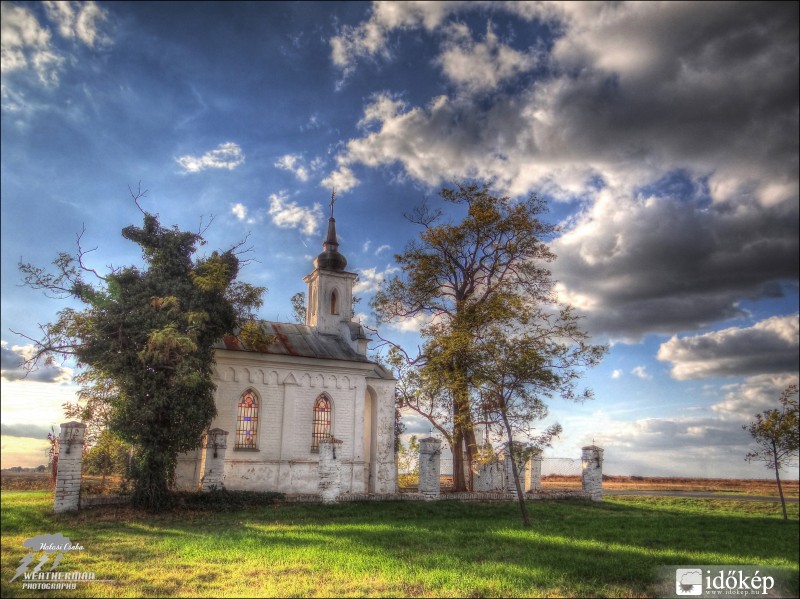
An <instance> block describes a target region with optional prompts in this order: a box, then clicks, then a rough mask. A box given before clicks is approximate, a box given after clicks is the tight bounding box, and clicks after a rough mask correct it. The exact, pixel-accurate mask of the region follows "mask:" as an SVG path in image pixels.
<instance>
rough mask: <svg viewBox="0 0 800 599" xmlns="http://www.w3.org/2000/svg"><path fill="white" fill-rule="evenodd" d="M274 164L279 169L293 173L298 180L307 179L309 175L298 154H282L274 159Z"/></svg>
mask: <svg viewBox="0 0 800 599" xmlns="http://www.w3.org/2000/svg"><path fill="white" fill-rule="evenodd" d="M275 166H276V167H277V168H279V169H281V170H284V171H289V172H290V173H293V174H294V176H295V177H297V179H298V180H299V181H303V182H305V181H308V179H309V177H310V176H311V175H310V173H309V169H308V168H307V167H306V166H305V164H304V161H303V157H302V156H300V154H284V155H283V156H281V157H280V158H278V160H276V161H275Z"/></svg>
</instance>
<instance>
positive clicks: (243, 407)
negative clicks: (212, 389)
mask: <svg viewBox="0 0 800 599" xmlns="http://www.w3.org/2000/svg"><path fill="white" fill-rule="evenodd" d="M322 248H323V251H322V253H320V254H319V256H317V257H316V259H315V260H314V270H313V271H312V272H311V274H309V275H307V276H306V277H305V278H304V281H305V282H306V284H307V286H308V289H307V292H306V321H305V324H304V325H299V324H290V323H281V322H270V321H262V322H261V326H262V327H263V329H264V331H265V332H266V333H267V334H268V335H270V336H271V337H272V338H273V339H274V341H273V342H272V344H271V345H270V346H269V347H268V348H266V351H257V350H255V349H253V348H250V347H248V346H247V345H246V344H245V343H244V342H243V341H241V340H240V339H239V338H237V337H235V336H227V337H225V338H224V339H222V340H221V341H220V342H218V344H217V347H216V350H215V352H216V367H215V372H214V379H215V383H216V386H217V390H216V405H217V416H216V418H215V419H214V421H213V422H212V424H211V429H221V430H223V431H228V435H227V437H226V439H227V442H226V450H225V453H224V468H223V484H224V487H225V488H226V489H231V490H250V491H278V492H282V493H287V494H306V493H312V494H315V493H317V492H318V483H319V443H320V441H321V440H324V439H330V438H331V437H333V438H335V439H337V440H338V441H341V443H340V444H338V445H337V449H336V452H337V453H338V456H337V457H338V459H339V460H340V468H341V491H342V492H343V493H393V492H394V491H395V484H396V470H395V462H394V459H395V457H394V442H395V435H394V420H395V402H394V390H395V380H394V378H393V377H392V375H391V373H389V372H388V371H387V370H386V369H384V368H383V367H382V366H380V365H379V364H377V363H375V362H372V361H371V360H370V359H369V358H367V355H366V354H367V343H368V341H369V339H368V338H367V336H366V334H365V331H364V329H363V328H362V327H361V325H359V324H358V323H356V322H353V320H352V309H351V306H352V298H353V285H354V283H355V280H356V275H355V274H354V273H351V272H347V271H346V270H345V267H346V266H347V260H346V258H345V257H344V256H343V255H342V254H340V253H339V243H338V240H337V237H336V221H335V219H334V217H333V201H331V215H330V218H329V220H328V231H327V235H326V237H325V241H324V242H323V244H322ZM201 454H202V450H201V449H198V450H197V451H196V452H190V453H188V454H183V455H182V456H180V457H179V460H178V465H177V468H176V481H175V482H176V486H177V487H178V488H185V489H188V488H196V487H197V485H198V483H199V479H200V477H201V474H200V472H201V471H202V466H201Z"/></svg>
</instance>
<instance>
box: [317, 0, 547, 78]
mask: <svg viewBox="0 0 800 599" xmlns="http://www.w3.org/2000/svg"><path fill="white" fill-rule="evenodd" d="M485 9H491V10H497V11H499V12H506V13H511V14H515V15H517V16H519V17H520V18H522V19H524V20H527V21H530V20H531V19H533V18H535V17H544V18H549V17H550V16H551V15H552V14H553V13H554V10H553V8H552V7H549V6H547V5H546V4H541V3H537V2H489V1H477V0H472V1H447V2H442V1H435V2H414V1H411V2H373V3H372V12H371V13H370V16H369V19H367V20H366V21H364V22H362V23H360V24H358V25H356V26H350V25H345V26H343V27H342V28H341V29H340V31H339V33H338V35H336V36H334V37H333V38H331V59H332V60H333V64H335V65H336V66H337V67H339V68H341V69H342V70H343V71H344V73H345V74H348V73H349V72H351V71H352V70H353V69H354V67H355V63H356V62H357V61H358V60H359V59H361V58H370V57H373V58H374V57H378V56H379V57H382V58H384V59H388V58H390V57H391V52H390V50H389V35H390V33H391V32H392V31H395V30H407V29H414V28H419V27H422V28H424V29H425V30H426V31H428V32H433V31H434V30H436V29H438V28H440V27H441V26H442V25H443V24H445V22H446V19H447V18H448V17H450V16H452V15H455V14H457V13H460V12H467V11H474V10H485Z"/></svg>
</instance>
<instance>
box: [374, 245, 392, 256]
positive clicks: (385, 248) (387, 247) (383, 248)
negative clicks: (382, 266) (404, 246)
mask: <svg viewBox="0 0 800 599" xmlns="http://www.w3.org/2000/svg"><path fill="white" fill-rule="evenodd" d="M390 249H392V246H390V245H386V244H383V245H380V246H378V247H377V249H376V250H375V255H376V256H380V255H381V254H382V253H383V252H386V251H388V250H390Z"/></svg>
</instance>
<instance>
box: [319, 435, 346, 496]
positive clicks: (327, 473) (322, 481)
mask: <svg viewBox="0 0 800 599" xmlns="http://www.w3.org/2000/svg"><path fill="white" fill-rule="evenodd" d="M341 445H342V442H341V441H340V440H339V439H336V438H334V437H328V438H327V439H320V442H319V482H318V489H319V494H320V495H322V503H336V500H337V497H339V495H340V494H341V492H342V459H341V457H342V456H341V455H338V456H337V455H336V451H337V450H339V453H340V454H341Z"/></svg>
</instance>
